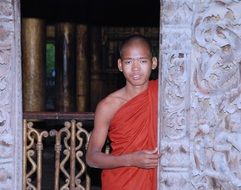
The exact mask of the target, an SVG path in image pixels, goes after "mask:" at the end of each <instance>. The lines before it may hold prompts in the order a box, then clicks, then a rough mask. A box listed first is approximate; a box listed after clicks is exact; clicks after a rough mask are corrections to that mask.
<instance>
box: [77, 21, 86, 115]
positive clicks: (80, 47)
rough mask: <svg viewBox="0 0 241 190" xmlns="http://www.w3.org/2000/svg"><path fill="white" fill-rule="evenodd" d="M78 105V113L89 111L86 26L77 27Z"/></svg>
mask: <svg viewBox="0 0 241 190" xmlns="http://www.w3.org/2000/svg"><path fill="white" fill-rule="evenodd" d="M76 37H77V39H76V47H77V48H76V104H77V111H78V112H84V111H87V106H88V101H89V97H88V94H89V82H88V81H89V64H88V59H87V56H88V55H87V52H88V28H87V26H86V25H77V26H76Z"/></svg>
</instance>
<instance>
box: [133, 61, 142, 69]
mask: <svg viewBox="0 0 241 190" xmlns="http://www.w3.org/2000/svg"><path fill="white" fill-rule="evenodd" d="M132 69H133V70H139V69H140V61H139V60H138V59H134V60H133V65H132Z"/></svg>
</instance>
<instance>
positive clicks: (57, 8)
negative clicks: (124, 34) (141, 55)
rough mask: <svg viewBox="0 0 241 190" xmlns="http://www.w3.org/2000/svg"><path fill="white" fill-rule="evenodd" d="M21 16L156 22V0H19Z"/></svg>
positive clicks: (95, 21) (138, 23)
mask: <svg viewBox="0 0 241 190" xmlns="http://www.w3.org/2000/svg"><path fill="white" fill-rule="evenodd" d="M21 13H22V16H23V17H38V18H43V19H45V20H46V21H47V22H49V23H51V22H56V21H73V22H79V23H86V24H90V25H91V24H93V25H111V26H116V25H118V26H159V20H160V19H159V18H160V16H159V14H160V1H159V0H148V1H146V0H22V2H21Z"/></svg>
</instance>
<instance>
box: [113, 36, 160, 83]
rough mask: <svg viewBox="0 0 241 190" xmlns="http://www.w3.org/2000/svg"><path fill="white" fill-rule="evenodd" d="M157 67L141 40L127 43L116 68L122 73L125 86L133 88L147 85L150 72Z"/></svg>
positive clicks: (154, 59) (147, 47)
mask: <svg viewBox="0 0 241 190" xmlns="http://www.w3.org/2000/svg"><path fill="white" fill-rule="evenodd" d="M156 66H157V59H156V58H155V57H152V55H151V52H150V49H149V46H148V45H147V44H146V43H144V42H142V41H141V40H135V41H132V42H129V43H128V44H127V45H125V47H124V48H123V50H122V56H121V59H119V60H118V68H119V70H120V71H122V72H123V74H124V76H125V78H126V81H127V84H131V85H134V86H139V85H145V84H148V81H149V77H150V74H151V70H152V69H155V68H156Z"/></svg>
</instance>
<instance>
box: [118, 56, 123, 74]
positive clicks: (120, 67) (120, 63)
mask: <svg viewBox="0 0 241 190" xmlns="http://www.w3.org/2000/svg"><path fill="white" fill-rule="evenodd" d="M117 64H118V69H119V71H120V72H122V71H123V69H122V62H121V59H118V63H117Z"/></svg>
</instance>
